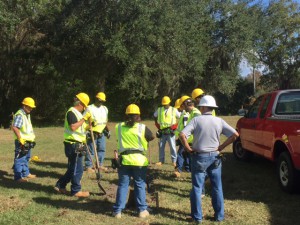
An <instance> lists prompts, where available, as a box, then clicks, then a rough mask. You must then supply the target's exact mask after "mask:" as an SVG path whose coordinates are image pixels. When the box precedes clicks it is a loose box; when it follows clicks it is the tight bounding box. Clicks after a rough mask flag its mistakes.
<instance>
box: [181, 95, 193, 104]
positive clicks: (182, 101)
mask: <svg viewBox="0 0 300 225" xmlns="http://www.w3.org/2000/svg"><path fill="white" fill-rule="evenodd" d="M187 99H191V97H190V96H187V95H184V96H182V97H181V98H180V105H182V103H184V101H185V100H187Z"/></svg>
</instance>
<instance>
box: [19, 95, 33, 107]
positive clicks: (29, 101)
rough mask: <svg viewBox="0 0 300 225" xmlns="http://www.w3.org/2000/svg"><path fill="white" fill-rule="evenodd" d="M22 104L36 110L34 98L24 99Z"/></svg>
mask: <svg viewBox="0 0 300 225" xmlns="http://www.w3.org/2000/svg"><path fill="white" fill-rule="evenodd" d="M22 104H23V105H27V106H29V107H31V108H35V107H36V106H35V102H34V100H33V98H30V97H26V98H24V99H23V101H22Z"/></svg>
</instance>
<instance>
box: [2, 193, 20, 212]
mask: <svg viewBox="0 0 300 225" xmlns="http://www.w3.org/2000/svg"><path fill="white" fill-rule="evenodd" d="M0 202H1V204H0V213H2V212H6V211H9V210H20V209H22V208H24V207H25V205H26V203H25V202H22V201H21V200H20V199H19V198H18V197H15V196H10V197H4V196H0Z"/></svg>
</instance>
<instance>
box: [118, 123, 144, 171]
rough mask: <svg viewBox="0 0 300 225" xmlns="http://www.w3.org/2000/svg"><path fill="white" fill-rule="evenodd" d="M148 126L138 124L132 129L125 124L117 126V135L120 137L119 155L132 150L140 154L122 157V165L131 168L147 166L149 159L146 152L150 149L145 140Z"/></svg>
mask: <svg viewBox="0 0 300 225" xmlns="http://www.w3.org/2000/svg"><path fill="white" fill-rule="evenodd" d="M145 130H146V126H145V125H144V124H141V123H136V124H134V125H133V126H132V127H128V126H126V125H125V123H124V122H123V123H119V124H117V125H116V133H117V137H118V153H119V154H120V153H122V152H125V151H130V150H138V151H141V154H140V153H132V154H125V155H122V165H131V166H147V165H148V159H147V157H146V156H145V155H143V154H144V152H145V151H146V150H147V149H148V142H147V140H146V138H145Z"/></svg>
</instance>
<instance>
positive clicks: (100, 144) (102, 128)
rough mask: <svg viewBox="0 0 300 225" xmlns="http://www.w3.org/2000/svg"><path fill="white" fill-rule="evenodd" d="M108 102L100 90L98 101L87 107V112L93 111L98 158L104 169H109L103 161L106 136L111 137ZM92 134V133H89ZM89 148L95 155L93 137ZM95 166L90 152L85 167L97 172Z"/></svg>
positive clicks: (91, 120)
mask: <svg viewBox="0 0 300 225" xmlns="http://www.w3.org/2000/svg"><path fill="white" fill-rule="evenodd" d="M105 102H106V95H105V94H104V93H103V92H99V93H97V95H96V101H95V103H94V104H91V105H89V106H88V107H87V109H86V112H90V113H91V119H90V122H91V125H92V130H93V134H94V140H95V144H96V148H97V152H98V154H97V155H98V159H99V163H100V169H101V170H103V171H107V168H106V167H104V165H103V162H104V158H105V151H106V138H110V131H109V128H108V126H107V121H108V109H107V107H106V106H105V105H104V103H105ZM88 134H89V135H91V134H90V133H88ZM87 143H88V146H89V149H90V150H91V152H90V153H91V156H94V151H95V149H94V146H93V143H92V139H91V138H88V140H87ZM92 167H93V162H92V159H91V157H90V154H87V155H86V156H85V168H86V171H87V172H95V171H94V169H93V168H92Z"/></svg>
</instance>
